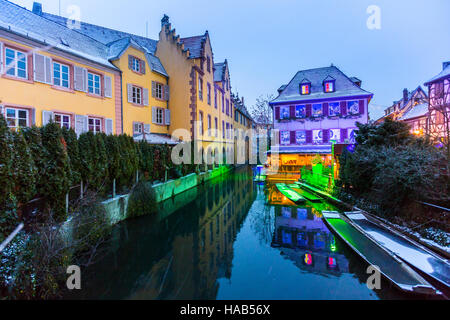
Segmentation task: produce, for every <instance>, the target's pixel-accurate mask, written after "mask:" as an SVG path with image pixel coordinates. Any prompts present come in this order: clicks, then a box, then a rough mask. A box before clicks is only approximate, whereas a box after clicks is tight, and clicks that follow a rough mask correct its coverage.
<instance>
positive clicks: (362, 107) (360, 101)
mask: <svg viewBox="0 0 450 320" xmlns="http://www.w3.org/2000/svg"><path fill="white" fill-rule="evenodd" d="M359 113H360V114H364V100H359Z"/></svg>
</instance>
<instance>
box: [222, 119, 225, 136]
mask: <svg viewBox="0 0 450 320" xmlns="http://www.w3.org/2000/svg"><path fill="white" fill-rule="evenodd" d="M222 138H224V139H225V121H223V120H222Z"/></svg>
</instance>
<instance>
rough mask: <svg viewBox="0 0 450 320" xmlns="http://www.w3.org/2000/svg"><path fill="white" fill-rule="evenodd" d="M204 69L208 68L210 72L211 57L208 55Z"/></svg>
mask: <svg viewBox="0 0 450 320" xmlns="http://www.w3.org/2000/svg"><path fill="white" fill-rule="evenodd" d="M206 69H207V70H208V72H211V58H210V57H207V58H206Z"/></svg>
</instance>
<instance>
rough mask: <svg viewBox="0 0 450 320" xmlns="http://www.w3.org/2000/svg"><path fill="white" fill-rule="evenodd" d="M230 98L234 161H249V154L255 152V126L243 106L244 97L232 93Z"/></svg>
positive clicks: (238, 162)
mask: <svg viewBox="0 0 450 320" xmlns="http://www.w3.org/2000/svg"><path fill="white" fill-rule="evenodd" d="M231 100H232V101H233V105H234V115H233V116H234V150H235V152H234V153H235V154H234V157H235V163H237V164H244V163H250V160H253V161H255V162H254V163H252V164H255V163H256V159H251V158H250V156H251V155H256V154H257V153H256V152H257V149H256V148H257V141H255V140H254V137H253V134H254V132H253V130H255V129H256V128H255V126H254V123H253V119H252V117H251V115H250V113H249V112H248V110H247V107H246V106H245V102H244V101H245V100H244V97H242V98H239V95H237V94H236V95H234V94H232V96H231Z"/></svg>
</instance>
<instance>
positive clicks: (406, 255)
mask: <svg viewBox="0 0 450 320" xmlns="http://www.w3.org/2000/svg"><path fill="white" fill-rule="evenodd" d="M345 216H346V217H347V218H349V219H350V220H351V221H352V222H353V223H354V224H355V225H357V226H358V227H359V228H360V229H361V230H363V231H364V232H365V233H366V234H367V235H368V236H369V237H371V238H372V239H373V240H374V241H376V242H377V243H378V244H379V245H381V246H382V247H383V248H385V249H386V250H389V251H390V252H392V253H393V254H395V255H396V256H397V257H398V258H400V259H402V260H403V261H404V262H406V263H407V264H408V265H410V266H411V267H412V268H413V269H415V270H416V271H418V272H419V273H421V274H423V275H424V276H425V277H430V278H432V280H434V281H436V282H438V283H439V289H441V290H443V291H444V292H446V294H448V292H450V264H449V263H448V262H447V261H446V260H444V259H442V258H441V257H439V256H438V255H436V254H435V253H434V252H432V251H431V250H429V249H427V248H425V247H424V246H422V245H420V244H418V243H416V242H415V241H413V240H411V239H408V238H407V237H405V236H404V235H402V234H400V233H399V232H397V231H395V230H393V229H392V228H390V227H389V226H387V225H385V224H382V223H381V222H379V221H376V220H374V219H371V218H369V217H368V216H366V215H365V214H364V213H363V212H361V211H357V212H346V213H345ZM432 280H430V281H432Z"/></svg>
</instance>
